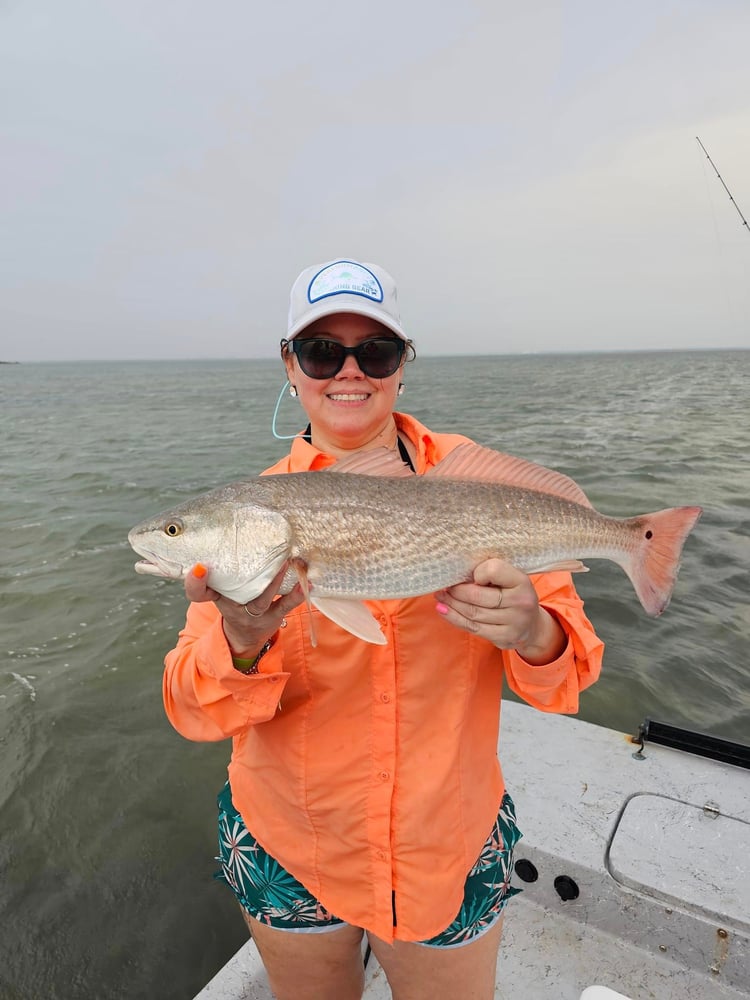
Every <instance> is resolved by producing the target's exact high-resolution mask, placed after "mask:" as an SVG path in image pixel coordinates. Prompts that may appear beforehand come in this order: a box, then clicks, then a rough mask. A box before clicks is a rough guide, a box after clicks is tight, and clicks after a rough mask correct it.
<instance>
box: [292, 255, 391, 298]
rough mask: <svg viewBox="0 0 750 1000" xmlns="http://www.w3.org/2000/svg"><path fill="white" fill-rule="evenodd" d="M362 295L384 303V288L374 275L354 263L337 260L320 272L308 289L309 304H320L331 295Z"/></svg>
mask: <svg viewBox="0 0 750 1000" xmlns="http://www.w3.org/2000/svg"><path fill="white" fill-rule="evenodd" d="M341 294H347V295H362V296H363V297H364V298H366V299H372V301H373V302H382V301H383V288H382V286H381V284H380V282H379V281H378V279H377V278H376V277H375V275H374V274H373V273H372V271H368V269H367V268H366V267H363V266H362V265H361V264H355V263H354V261H349V260H337V261H334V262H333V264H328V266H327V267H324V268H323V270H322V271H318V273H317V274H316V275H315V277H314V278H313V280H312V281H311V282H310V287H309V288H308V289H307V300H308V302H310V303H312V302H318V301H320V299H325V298H328V297H329V296H330V295H341Z"/></svg>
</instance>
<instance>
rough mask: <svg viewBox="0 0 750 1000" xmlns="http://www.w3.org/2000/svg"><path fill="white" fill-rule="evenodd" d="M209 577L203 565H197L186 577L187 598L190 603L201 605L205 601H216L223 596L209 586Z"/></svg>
mask: <svg viewBox="0 0 750 1000" xmlns="http://www.w3.org/2000/svg"><path fill="white" fill-rule="evenodd" d="M207 577H208V570H207V569H206V567H205V566H204V565H203V564H202V563H196V564H195V566H193V568H192V569H191V570H190V572H189V573H188V574H187V576H186V577H185V596H186V597H187V599H188V600H189V601H192V602H193V603H195V604H201V603H202V602H204V601H215V600H216V599H217V597H220V596H221V595H220V594H219V593H218V591H216V590H212V589H211V587H209V586H208V585H207V583H206V579H207Z"/></svg>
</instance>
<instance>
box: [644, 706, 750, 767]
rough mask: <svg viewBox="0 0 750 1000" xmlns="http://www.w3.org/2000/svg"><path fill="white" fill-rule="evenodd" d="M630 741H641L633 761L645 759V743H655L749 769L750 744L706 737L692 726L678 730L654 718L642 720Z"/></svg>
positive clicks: (678, 728)
mask: <svg viewBox="0 0 750 1000" xmlns="http://www.w3.org/2000/svg"><path fill="white" fill-rule="evenodd" d="M633 742H634V743H639V744H640V747H639V749H638V750H637V751H636V753H634V754H633V757H634V758H635V759H636V760H643V759H644V756H643V747H644V744H645V743H658V744H660V745H661V746H665V747H671V748H672V749H673V750H682V751H684V752H685V753H693V754H696V755H697V756H699V757H708V758H709V760H719V761H721V762H722V763H724V764H734V765H735V767H746V768H750V746H748V745H747V744H745V743H734V742H732V741H731V740H722V739H720V738H719V737H718V736H709V735H708V733H698V732H694V731H693V730H691V729H681V728H680V727H679V726H670V725H669V724H668V723H666V722H657V721H656V720H655V719H649V718H646V719H644V720H643V722H642V723H641V724H640V726H639V727H638V735H637V736H635V737H633Z"/></svg>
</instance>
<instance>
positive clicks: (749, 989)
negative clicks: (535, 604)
mask: <svg viewBox="0 0 750 1000" xmlns="http://www.w3.org/2000/svg"><path fill="white" fill-rule="evenodd" d="M501 742H502V761H503V770H504V772H505V776H506V781H507V783H508V787H509V788H510V789H511V793H512V795H513V798H514V799H515V802H516V805H517V808H518V815H519V818H520V820H519V821H520V825H521V827H522V829H523V831H524V837H523V839H522V840H521V842H520V843H519V844H518V846H517V848H516V861H518V860H519V859H525V860H526V861H529V862H531V864H532V865H533V866H534V868H535V869H536V871H537V873H538V878H537V879H536V880H535V881H534V882H531V883H523V882H522V881H520V879H519V878H518V876H516V877H515V878H514V884H515V885H518V886H519V887H522V888H523V889H524V892H523V893H522V894H521V895H520V896H516V897H515V898H514V899H513V900H511V902H510V904H509V906H508V910H507V918H506V921H505V930H504V933H503V942H502V945H501V948H500V958H499V962H498V976H497V987H496V991H495V995H496V997H498V998H511V997H519V996H523V997H525V998H527V1000H579V998H580V996H581V994H582V993H583V991H584V990H585V989H586V988H587V987H590V986H592V985H594V984H598V985H602V986H606V987H609V989H611V990H615V991H617V992H618V993H620V994H622V995H624V996H626V997H630V998H632V1000H652V998H654V1000H657V998H658V1000H748V998H750V771H748V770H745V769H743V768H740V767H734V766H732V765H729V764H722V763H718V762H716V761H710V760H705V759H703V758H700V757H695V756H693V755H688V754H685V753H682V752H680V751H677V750H671V749H668V748H666V747H661V746H655V745H651V744H648V745H647V746H646V748H645V750H644V752H643V754H642V755H635V756H634V753H635V751H636V750H637V748H636V746H634V745H633V744H632V743H631V742H630V740H629V737H626V736H625V735H623V734H621V733H617V732H614V731H613V730H609V729H604V728H602V727H599V726H593V725H591V724H588V723H584V722H581V721H579V720H576V719H571V718H566V717H561V716H552V715H550V716H547V715H543V714H541V713H538V712H535V711H533V710H532V709H530V708H528V707H526V706H522V705H517V704H515V703H512V702H504V704H503V726H502V738H501ZM561 876H564V877H566V878H567V879H568V880H570V881H568V883H567V885H568V886H569V887H570V886H571V884H572V885H573V887H574V889H573V891H575V888H577V889H578V896H577V898H575V899H567V900H563V899H562V898H561V897H560V895H559V894H558V891H557V890H556V889H555V880H556V879H558V878H560V877H561ZM365 997H366V1000H387V998H389V997H390V992H389V990H388V987H387V983H386V981H385V976H384V974H383V972H382V970H381V969H380V968H379V967H378V966H377V963H376V962H375V960H374V958H371V960H370V963H369V965H368V970H367V989H366V992H365ZM271 998H272V994H271V991H270V989H269V987H268V983H267V980H266V977H265V974H264V972H263V969H262V967H261V964H260V961H259V958H258V955H257V952H256V950H255V946H254V945H253V943H252V942H251V941H248V943H247V944H246V945H245V946H244V947H243V948H242V949H240V951H239V952H237V954H236V955H235V956H234V957H233V958H232V959H231V961H230V962H229V963H228V964H227V965H226V966H225V967H224V968H223V969H222V970H220V972H219V973H218V975H217V976H216V977H215V978H214V979H213V980H212V981H211V982H210V983H209V984H208V985H207V986H206V987H205V988H204V989H203V990H202V991H201V992H200V994H199V995H198V997H197V998H196V1000H271Z"/></svg>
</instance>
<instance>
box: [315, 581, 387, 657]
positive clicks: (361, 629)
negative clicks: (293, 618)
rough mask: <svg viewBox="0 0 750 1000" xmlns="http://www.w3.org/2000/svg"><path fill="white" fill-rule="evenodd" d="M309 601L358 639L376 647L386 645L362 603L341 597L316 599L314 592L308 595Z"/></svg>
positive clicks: (375, 623) (378, 628)
mask: <svg viewBox="0 0 750 1000" xmlns="http://www.w3.org/2000/svg"><path fill="white" fill-rule="evenodd" d="M310 600H311V602H312V604H313V605H314V606H315V607H316V608H317V609H318V611H319V612H320V613H321V614H322V615H325V616H326V618H330V620H331V621H332V622H335V623H336V624H337V625H340V626H341V628H343V629H346V631H347V632H351V634H352V635H356V637H357V638H358V639H363V640H364V641H365V642H372V643H375V644H376V645H378V646H385V645H386V643H387V639H386V637H385V636H384V635H383V633H382V632H381V631H380V626H379V625H378V623H377V622H376V621H375V618H374V617H373V616H372V614H371V613H370V609H369V608H368V607H367V605H365V604H363V603H362V601H352V600H348V599H347V598H343V597H316V595H315V591H313V592H312V593H311V594H310Z"/></svg>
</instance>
